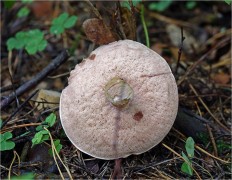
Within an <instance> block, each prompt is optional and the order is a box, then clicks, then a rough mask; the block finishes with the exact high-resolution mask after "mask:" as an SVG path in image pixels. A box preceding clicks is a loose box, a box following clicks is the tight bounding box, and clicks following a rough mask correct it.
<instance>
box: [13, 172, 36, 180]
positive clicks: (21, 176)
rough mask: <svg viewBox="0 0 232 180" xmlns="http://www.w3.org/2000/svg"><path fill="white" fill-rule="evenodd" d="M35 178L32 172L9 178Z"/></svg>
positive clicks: (16, 179) (22, 179) (23, 179)
mask: <svg viewBox="0 0 232 180" xmlns="http://www.w3.org/2000/svg"><path fill="white" fill-rule="evenodd" d="M34 178H35V174H34V173H26V174H21V175H19V176H13V177H11V178H10V179H11V180H25V179H26V180H32V179H34Z"/></svg>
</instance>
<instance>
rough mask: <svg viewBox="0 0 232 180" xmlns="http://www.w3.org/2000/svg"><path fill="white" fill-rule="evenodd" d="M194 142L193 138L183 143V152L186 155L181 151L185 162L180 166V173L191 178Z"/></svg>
mask: <svg viewBox="0 0 232 180" xmlns="http://www.w3.org/2000/svg"><path fill="white" fill-rule="evenodd" d="M194 144H195V143H194V140H193V138H191V137H189V138H188V139H187V140H186V142H185V150H186V152H187V155H186V154H185V153H184V152H183V151H182V152H181V155H182V157H183V158H184V160H185V162H184V163H183V164H182V166H181V171H182V172H184V173H186V174H188V175H190V176H192V175H193V169H192V160H191V159H192V158H193V157H194Z"/></svg>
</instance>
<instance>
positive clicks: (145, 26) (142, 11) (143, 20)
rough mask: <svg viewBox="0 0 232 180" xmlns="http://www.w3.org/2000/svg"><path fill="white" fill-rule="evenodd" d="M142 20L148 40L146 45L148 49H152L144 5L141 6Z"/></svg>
mask: <svg viewBox="0 0 232 180" xmlns="http://www.w3.org/2000/svg"><path fill="white" fill-rule="evenodd" d="M140 18H141V21H142V24H143V30H144V34H145V38H146V45H147V47H148V48H150V41H149V35H148V30H147V25H146V22H145V19H144V5H142V6H141V13H140Z"/></svg>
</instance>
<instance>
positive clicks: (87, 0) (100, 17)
mask: <svg viewBox="0 0 232 180" xmlns="http://www.w3.org/2000/svg"><path fill="white" fill-rule="evenodd" d="M85 2H86V3H87V4H88V5H89V6H90V7H91V9H92V11H93V13H94V14H95V15H96V16H97V18H98V19H100V20H103V19H102V16H101V14H100V13H99V11H98V10H97V9H96V8H95V7H94V5H93V4H92V3H91V2H90V1H89V0H85Z"/></svg>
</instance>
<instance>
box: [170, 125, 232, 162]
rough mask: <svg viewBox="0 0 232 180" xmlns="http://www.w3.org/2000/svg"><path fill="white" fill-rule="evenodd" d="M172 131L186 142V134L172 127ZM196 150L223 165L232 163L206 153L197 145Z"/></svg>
mask: <svg viewBox="0 0 232 180" xmlns="http://www.w3.org/2000/svg"><path fill="white" fill-rule="evenodd" d="M172 130H174V131H175V132H176V133H177V134H179V135H180V136H181V137H182V138H183V139H182V141H186V139H187V138H186V136H185V135H184V134H182V133H181V132H180V131H178V130H177V129H175V128H174V127H172ZM195 148H196V149H198V150H199V151H201V152H203V153H204V154H206V155H208V156H210V157H212V158H214V159H217V160H218V161H221V162H222V163H226V164H227V163H231V162H229V161H225V160H223V159H221V158H218V157H216V156H214V155H212V154H210V153H208V152H207V151H205V150H204V149H202V148H201V147H199V146H198V145H196V144H195Z"/></svg>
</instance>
